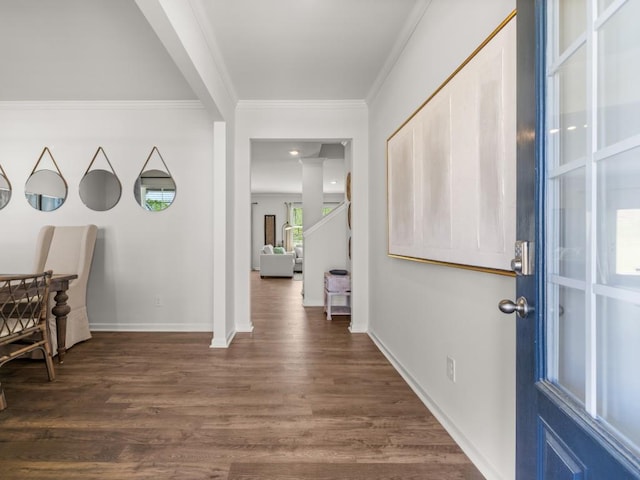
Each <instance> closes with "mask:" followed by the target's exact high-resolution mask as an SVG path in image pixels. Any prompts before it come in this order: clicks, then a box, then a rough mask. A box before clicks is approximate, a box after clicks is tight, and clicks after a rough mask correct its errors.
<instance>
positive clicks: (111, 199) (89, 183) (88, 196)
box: [80, 170, 122, 212]
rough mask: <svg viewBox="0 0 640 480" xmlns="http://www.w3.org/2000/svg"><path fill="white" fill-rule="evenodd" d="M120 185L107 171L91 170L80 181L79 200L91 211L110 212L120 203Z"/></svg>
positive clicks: (111, 173)
mask: <svg viewBox="0 0 640 480" xmlns="http://www.w3.org/2000/svg"><path fill="white" fill-rule="evenodd" d="M121 195H122V185H121V184H120V180H119V179H118V177H117V176H116V175H115V174H114V173H113V172H109V171H107V170H91V171H90V172H87V173H85V174H84V177H82V180H80V199H81V200H82V203H84V204H85V205H86V206H87V207H88V208H90V209H91V210H95V211H98V212H104V211H106V210H111V209H112V208H113V207H115V206H116V204H117V203H118V202H119V201H120V196H121Z"/></svg>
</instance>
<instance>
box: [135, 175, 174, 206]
mask: <svg viewBox="0 0 640 480" xmlns="http://www.w3.org/2000/svg"><path fill="white" fill-rule="evenodd" d="M133 195H134V196H135V197H136V202H137V203H138V205H140V206H141V207H142V208H144V209H145V210H149V211H152V212H159V211H162V210H166V209H167V208H169V207H170V206H171V204H172V203H173V200H174V199H175V197H176V183H175V182H174V181H173V177H171V175H170V174H168V173H167V172H163V171H162V170H146V171H144V172H142V173H141V174H140V176H139V177H138V178H137V180H136V183H135V185H134V186H133Z"/></svg>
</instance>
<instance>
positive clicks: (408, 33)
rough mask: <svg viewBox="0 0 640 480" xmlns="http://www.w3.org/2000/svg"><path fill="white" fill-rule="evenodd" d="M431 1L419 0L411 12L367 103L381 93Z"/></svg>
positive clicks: (370, 91) (371, 90) (372, 87)
mask: <svg viewBox="0 0 640 480" xmlns="http://www.w3.org/2000/svg"><path fill="white" fill-rule="evenodd" d="M431 2H432V0H419V1H418V2H416V4H415V6H414V7H413V10H412V11H411V14H410V15H409V16H408V17H407V21H406V22H405V24H404V26H403V28H402V30H401V31H400V34H399V35H398V38H397V39H396V42H395V44H394V45H393V48H392V49H391V53H389V56H388V57H387V59H386V60H385V62H384V65H383V66H382V68H381V69H380V72H379V73H378V76H377V77H376V79H375V80H374V82H373V85H372V86H371V89H370V90H369V93H368V95H367V98H366V103H367V105H371V102H373V101H374V100H375V99H376V97H377V96H378V93H380V89H381V88H382V86H383V85H384V82H385V81H386V80H387V77H388V76H389V74H390V73H391V71H392V70H393V67H394V66H395V64H396V63H397V62H398V59H399V58H400V56H401V55H402V52H404V49H405V47H406V46H407V43H409V40H410V39H411V37H412V36H413V33H414V32H415V30H416V28H417V27H418V24H419V23H420V21H421V20H422V17H424V15H425V13H426V12H427V9H428V8H429V5H431Z"/></svg>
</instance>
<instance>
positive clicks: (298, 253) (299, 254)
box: [293, 245, 303, 258]
mask: <svg viewBox="0 0 640 480" xmlns="http://www.w3.org/2000/svg"><path fill="white" fill-rule="evenodd" d="M293 251H294V252H295V254H296V258H302V252H303V250H302V247H301V246H300V245H298V246H297V247H295V248H294V249H293Z"/></svg>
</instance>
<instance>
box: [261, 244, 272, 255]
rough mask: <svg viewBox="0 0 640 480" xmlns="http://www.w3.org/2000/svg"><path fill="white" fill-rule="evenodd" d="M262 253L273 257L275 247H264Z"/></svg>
mask: <svg viewBox="0 0 640 480" xmlns="http://www.w3.org/2000/svg"><path fill="white" fill-rule="evenodd" d="M262 253H266V254H267V255H273V245H265V246H264V247H262Z"/></svg>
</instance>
